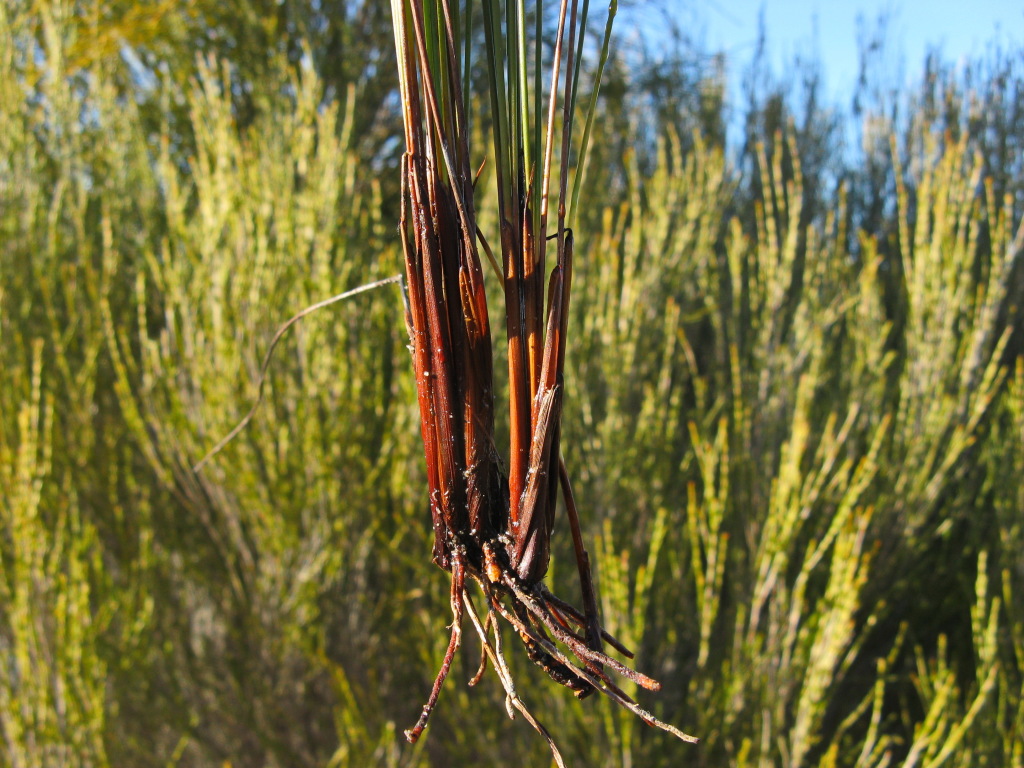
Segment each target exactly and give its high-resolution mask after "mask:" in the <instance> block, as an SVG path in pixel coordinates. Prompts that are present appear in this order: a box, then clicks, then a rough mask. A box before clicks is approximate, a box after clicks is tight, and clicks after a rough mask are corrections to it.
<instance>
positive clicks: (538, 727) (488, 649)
mask: <svg viewBox="0 0 1024 768" xmlns="http://www.w3.org/2000/svg"><path fill="white" fill-rule="evenodd" d="M477 581H478V582H479V583H480V586H481V588H482V589H483V590H484V594H487V595H488V602H489V603H490V604H491V605H492V606H493V601H492V600H491V598H490V595H489V594H488V593H489V588H488V586H487V583H486V582H485V581H484V580H482V579H477ZM462 598H463V602H464V603H465V606H466V613H468V614H469V618H470V620H471V621H472V622H473V626H474V627H475V628H476V631H477V634H478V635H479V636H480V644H481V646H482V647H483V651H484V653H485V654H486V655H487V657H488V658H490V660H491V663H492V664H493V665H494V669H495V671H496V672H497V673H498V679H499V680H501V686H502V688H504V689H505V708H506V709H507V710H508V715H509V718H511V719H515V717H514V715H515V712H514V711H513V709H512V708H513V707H514V708H515V709H516V710H518V711H519V712H520V713H521V714H522V715H523V717H524V718H525V719H526V722H528V723H529V724H530V725H531V726H532V727H533V729H534V730H535V731H537V733H539V734H540V735H541V736H543V737H544V740H545V741H546V742H547V743H548V748H549V749H550V750H551V756H552V757H553V758H554V760H555V764H556V765H557V766H558V768H565V762H564V761H563V760H562V755H561V753H560V752H559V751H558V745H557V744H555V740H554V739H553V738H552V736H551V734H550V733H549V732H548V729H547V728H545V727H544V725H543V724H542V723H541V722H540V721H539V720H538V719H537V718H535V717H534V716H533V714H532V713H531V712H530V710H529V709H527V707H526V705H525V704H524V703H523V700H522V699H520V698H519V694H518V693H516V687H515V681H514V680H513V679H512V673H511V672H510V671H509V668H508V665H507V664H506V663H505V657H504V654H503V653H502V648H501V628H500V627H499V626H498V622H497V621H493V622H491V623H492V625H493V628H494V643H493V644H492V643H491V641H490V639H489V638H488V636H487V629H486V628H485V626H484V625H483V624H482V623H481V622H480V617H479V615H477V612H476V607H475V606H474V605H473V601H472V599H470V597H469V594H468V593H466V592H465V591H464V592H463V595H462ZM487 615H488V619H491V617H493V616H494V609H493V607H489V608H488V612H487Z"/></svg>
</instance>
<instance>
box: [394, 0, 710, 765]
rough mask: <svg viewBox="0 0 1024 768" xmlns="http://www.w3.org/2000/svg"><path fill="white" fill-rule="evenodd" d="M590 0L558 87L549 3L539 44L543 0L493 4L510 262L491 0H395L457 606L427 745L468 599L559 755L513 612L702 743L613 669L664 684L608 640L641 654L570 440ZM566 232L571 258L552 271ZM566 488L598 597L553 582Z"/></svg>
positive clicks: (558, 59)
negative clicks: (600, 591) (473, 74)
mask: <svg viewBox="0 0 1024 768" xmlns="http://www.w3.org/2000/svg"><path fill="white" fill-rule="evenodd" d="M579 6H580V3H579V1H578V0H572V2H570V1H569V0H561V5H560V8H559V11H558V14H557V31H556V34H555V38H554V40H555V42H554V53H553V56H552V57H551V63H550V66H551V70H550V75H549V80H548V81H547V87H546V88H545V83H544V79H543V77H542V62H543V59H544V56H543V55H542V53H543V51H542V41H543V38H544V34H543V32H544V30H543V17H544V14H543V8H542V7H541V3H539V2H538V3H537V6H536V7H535V8H532V9H531V11H532V15H533V22H534V24H535V29H534V35H533V38H534V39H533V40H532V42H531V43H530V45H529V46H528V43H527V24H528V16H527V9H526V7H525V0H509V1H508V2H506V3H504V4H502V3H499V2H496V1H492V0H485V2H483V3H482V12H483V18H482V21H483V28H484V35H485V40H486V58H487V62H488V65H489V73H490V77H489V91H490V103H491V109H492V117H493V128H492V133H493V138H494V145H493V148H494V163H495V168H496V176H497V187H498V211H499V218H500V233H499V237H498V242H500V245H501V263H500V264H498V262H497V260H496V259H495V257H494V254H493V252H492V250H491V248H490V246H489V245H488V241H487V240H486V239H485V237H484V235H483V233H482V232H481V231H480V229H479V227H478V225H477V220H476V214H475V210H474V179H475V174H474V171H473V164H472V163H471V158H470V146H469V136H470V127H469V124H468V119H469V117H468V113H467V108H466V101H467V92H468V90H469V82H470V79H469V74H470V68H471V56H472V44H471V37H472V35H471V31H472V28H473V24H472V15H473V0H467V1H466V2H465V3H462V4H460V3H459V2H458V0H392V13H393V23H394V30H395V45H396V53H397V56H398V64H399V74H400V82H401V96H402V104H403V111H404V118H405V120H404V123H405V141H406V152H405V154H404V156H403V167H402V174H403V177H402V190H403V192H402V213H401V233H402V244H403V249H404V255H405V274H406V281H407V286H408V294H407V295H408V302H407V318H406V319H407V323H408V326H409V334H410V338H411V341H412V353H413V362H414V367H415V373H416V386H417V395H418V399H419V408H420V418H421V430H422V437H423V444H424V449H425V454H426V465H427V482H428V485H429V492H430V495H429V499H430V502H429V503H430V514H431V519H432V523H433V528H434V546H433V558H434V561H435V562H436V563H437V564H438V565H439V566H441V567H442V568H443V569H445V570H447V571H449V572H450V573H451V610H452V614H453V617H454V620H453V623H452V633H451V640H450V642H449V644H448V649H447V652H446V654H445V657H444V660H443V662H442V664H441V669H440V671H439V673H438V675H437V678H436V680H435V682H434V686H433V689H432V691H431V693H430V696H429V698H428V700H427V703H426V705H425V706H424V708H423V712H422V715H421V717H420V719H419V721H418V722H417V723H416V725H415V726H414V727H413V728H412V729H410V730H409V731H407V732H406V736H407V737H408V739H409V740H410V741H415V740H416V739H417V738H418V737H419V735H420V734H421V733H422V731H423V729H424V728H425V726H426V723H427V720H428V718H429V716H430V713H431V711H432V709H433V707H434V705H435V703H436V701H437V698H438V695H439V693H440V690H441V687H442V685H443V683H444V680H445V678H446V676H447V673H448V670H449V668H450V665H451V663H452V659H453V657H454V655H455V653H456V651H457V649H458V647H459V645H460V643H461V633H462V621H463V612H464V611H465V613H467V614H468V616H469V617H470V619H471V621H472V625H473V627H474V628H475V630H476V632H477V634H478V635H479V637H480V641H481V643H482V645H483V654H482V659H481V666H480V672H479V673H478V674H477V676H476V677H475V678H474V679H473V681H471V682H473V683H475V682H476V681H477V680H479V679H480V677H481V676H482V674H483V672H484V669H485V667H486V663H487V659H490V660H491V663H492V664H493V666H494V667H495V669H496V671H497V674H498V676H499V678H500V680H501V682H502V685H503V686H504V688H505V691H506V693H507V699H506V702H507V705H508V709H509V713H510V715H512V714H513V707H514V708H516V709H518V710H519V711H520V712H522V713H523V715H524V716H525V717H526V718H527V719H528V720H529V722H530V723H531V724H532V725H533V726H534V728H536V729H537V730H538V731H539V732H540V733H542V734H543V735H544V736H545V738H547V740H548V742H549V744H550V745H551V748H552V751H553V754H554V755H555V758H556V761H557V762H558V763H559V764H561V758H560V756H559V755H558V751H557V748H556V747H555V746H554V743H553V742H552V740H551V737H550V735H549V734H548V733H547V731H546V730H545V729H544V728H543V726H541V725H540V723H538V722H537V720H536V719H535V718H533V716H532V715H531V714H530V713H529V712H528V711H527V709H526V707H525V706H524V705H523V703H522V701H521V700H520V699H519V697H518V695H517V693H516V690H515V686H514V683H513V680H512V677H511V675H510V673H509V670H508V668H507V666H506V664H505V661H504V658H503V656H502V646H501V635H500V619H505V620H506V621H508V622H509V623H510V624H511V625H512V626H513V627H514V628H515V630H516V631H517V633H518V634H519V636H520V638H521V639H522V641H523V642H524V644H525V646H526V649H527V653H528V655H529V656H530V658H531V659H532V660H533V661H535V662H536V663H537V664H539V665H540V666H541V667H543V668H544V669H545V670H546V671H547V672H548V674H549V675H550V676H551V677H552V678H553V679H554V680H556V681H557V682H559V683H560V684H562V685H565V686H566V687H568V688H570V689H571V690H572V691H573V692H574V693H575V694H576V695H577V696H579V697H580V698H583V697H585V696H587V695H589V694H590V693H593V692H594V691H600V692H601V693H603V694H605V695H606V696H608V697H610V698H612V699H613V700H615V701H616V702H618V703H620V704H622V705H623V706H625V707H628V708H629V709H631V710H633V711H634V712H636V713H637V714H638V715H639V716H640V717H642V718H643V719H644V720H645V721H646V722H648V723H649V724H651V725H655V726H658V727H660V728H663V729H665V730H667V731H669V732H671V733H673V734H675V735H676V736H678V737H679V738H682V739H684V740H687V741H695V739H694V738H693V737H690V736H687V735H686V734H683V733H682V732H680V731H678V730H677V729H675V728H674V727H672V726H670V725H668V724H665V723H662V722H661V721H659V720H657V719H656V718H654V717H653V715H651V714H650V713H648V712H645V711H644V710H642V709H640V707H639V706H638V705H637V704H636V702H634V701H633V699H631V698H630V697H629V696H628V695H627V694H626V693H625V692H624V691H623V690H622V689H621V688H619V687H618V686H617V685H616V684H615V682H614V681H613V680H612V678H611V677H610V675H609V674H608V672H607V671H606V669H610V670H613V671H614V672H615V673H617V674H619V675H622V676H625V677H627V678H629V679H630V680H632V681H634V682H636V683H637V684H639V685H641V686H643V687H645V688H648V689H651V690H656V689H657V688H658V687H659V684H658V683H657V682H656V681H654V680H652V679H651V678H649V677H647V676H645V675H642V674H640V673H638V672H636V671H634V670H633V669H631V668H630V667H627V666H626V665H624V664H622V663H621V662H619V661H617V660H615V659H613V658H611V657H610V656H607V655H606V654H605V653H604V652H603V644H604V642H607V643H609V644H610V645H612V646H614V647H615V648H616V649H617V650H619V651H620V652H622V653H624V654H625V655H626V656H628V657H630V658H632V655H631V654H630V653H629V651H628V650H627V649H625V648H624V647H622V645H621V644H620V643H618V642H617V641H616V640H615V639H614V638H612V637H611V636H610V635H609V634H608V633H607V632H605V631H604V630H603V628H602V627H601V624H600V620H599V617H598V612H597V598H596V595H595V590H594V584H593V580H592V576H591V571H590V563H589V558H588V555H587V552H586V549H585V548H584V545H583V540H582V535H581V531H580V523H579V517H578V514H577V509H576V505H575V502H574V500H573V494H572V488H571V484H570V481H569V475H568V472H567V471H566V467H565V462H564V461H563V459H562V456H561V450H560V423H561V411H562V399H563V393H564V388H563V384H562V376H563V370H564V367H565V350H566V334H567V322H568V316H569V312H568V310H569V297H570V287H571V278H572V259H573V235H572V232H571V230H570V229H569V228H568V227H567V221H568V220H569V218H570V215H571V208H572V206H573V205H574V204H575V202H576V199H577V198H578V194H579V186H580V175H581V171H582V169H583V166H584V158H585V154H586V144H587V140H588V137H589V133H590V128H591V125H592V122H593V115H594V103H595V98H594V97H595V96H596V90H597V88H596V85H595V87H594V93H593V94H592V97H591V100H590V107H589V110H588V114H587V119H586V125H585V130H584V132H583V138H582V141H581V145H580V146H579V147H578V150H577V170H576V174H575V179H574V184H573V188H572V190H571V194H570V189H569V184H568V181H569V175H570V172H569V157H570V151H571V147H570V142H571V139H572V135H573V120H574V113H575V107H576V102H577V97H578V92H577V87H578V84H579V82H580V79H581V75H580V61H581V55H582V53H583V49H584V31H585V29H586V23H587V19H586V16H587V10H588V2H586V0H584V2H583V4H582V8H580V7H579ZM614 12H615V6H614V3H613V5H612V8H611V9H610V13H609V19H608V24H607V27H606V29H605V35H604V40H603V44H602V46H601V64H600V67H599V73H600V70H601V69H603V66H604V62H605V61H606V60H607V54H608V44H609V35H610V30H611V22H612V19H613V18H614ZM531 69H532V72H531ZM599 76H600V75H599ZM599 76H598V77H599ZM545 97H546V98H547V105H546V107H545V105H544V99H545ZM556 142H558V145H559V146H558V148H557V150H556ZM556 152H557V154H558V158H559V162H558V164H557V167H556V165H555V163H554V161H553V158H554V156H555V155H556ZM553 187H555V189H554V191H553V189H552V188H553ZM552 198H554V200H553V201H552ZM552 202H554V203H555V204H556V206H557V207H556V211H555V213H554V216H551V215H550V213H551V203H552ZM551 218H554V222H553V224H554V226H552V222H550V221H549V219H551ZM549 229H550V230H551V232H550V234H549ZM549 242H550V243H551V244H552V245H553V246H554V254H553V256H554V265H553V267H552V269H551V272H550V275H548V276H547V280H546V281H545V275H546V259H547V258H548V253H547V252H548V248H549ZM480 249H482V250H483V251H484V253H485V254H486V256H487V257H488V259H489V261H490V262H491V265H492V267H493V268H494V271H495V272H496V273H497V274H498V275H499V276H500V277H501V280H502V281H503V285H504V303H505V307H504V310H505V325H506V332H507V343H508V345H507V352H508V372H509V392H510V397H509V422H510V446H509V453H508V457H507V471H506V467H505V464H504V462H503V460H502V458H501V457H500V455H499V453H498V450H497V447H496V445H495V439H494V392H493V360H492V349H491V331H490V319H489V316H488V307H487V300H486V295H485V290H484V269H483V266H482V263H481V259H480ZM545 282H546V283H547V284H546V286H545ZM545 288H546V294H547V295H546V299H545ZM559 492H561V495H562V497H563V499H564V503H565V508H566V512H567V517H568V521H569V527H570V530H571V533H572V537H573V545H574V552H575V557H576V562H577V566H578V570H579V575H580V581H581V585H582V610H578V609H576V608H574V607H573V606H572V605H570V604H569V603H568V602H566V601H564V600H562V599H560V598H558V597H556V596H555V595H553V594H552V593H551V592H550V591H549V590H548V589H547V587H546V586H545V585H544V582H543V578H544V575H545V573H546V572H547V568H548V560H549V557H550V539H551V534H552V530H553V527H554V515H555V508H556V504H557V500H558V495H559ZM471 582H476V583H477V584H478V585H479V587H480V589H481V590H482V592H483V595H484V599H485V604H486V613H485V614H484V617H483V619H481V615H480V613H478V612H477V610H476V608H475V606H474V603H473V601H472V599H471V597H470V595H469V593H468V592H467V585H468V584H469V583H471Z"/></svg>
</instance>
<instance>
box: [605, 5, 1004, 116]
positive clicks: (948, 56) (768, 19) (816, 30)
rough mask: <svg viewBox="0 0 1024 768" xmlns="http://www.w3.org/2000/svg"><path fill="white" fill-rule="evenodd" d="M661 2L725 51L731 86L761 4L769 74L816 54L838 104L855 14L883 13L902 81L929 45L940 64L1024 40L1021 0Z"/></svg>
mask: <svg viewBox="0 0 1024 768" xmlns="http://www.w3.org/2000/svg"><path fill="white" fill-rule="evenodd" d="M665 6H666V7H668V8H669V9H672V10H674V11H675V12H676V13H677V15H676V19H677V20H678V21H679V22H680V23H681V24H682V25H683V27H684V29H686V30H687V31H688V32H690V33H691V34H692V35H693V36H694V38H695V39H696V40H697V41H698V43H703V45H702V46H701V47H703V48H704V49H705V50H710V51H718V50H721V51H725V53H726V62H727V68H728V70H727V71H728V75H729V78H730V81H731V82H732V84H733V86H734V87H735V85H736V84H737V81H738V79H739V77H740V76H741V74H742V71H743V68H744V67H746V66H747V65H748V63H749V61H750V58H751V56H752V54H753V52H754V48H755V45H756V41H757V36H758V18H759V15H760V13H761V11H762V9H763V11H764V19H765V27H766V30H767V40H768V51H769V54H770V61H771V63H772V66H773V68H774V69H775V72H776V73H780V72H781V71H782V68H783V66H785V65H786V64H789V63H791V62H792V61H793V59H794V56H795V55H797V54H799V55H801V56H802V57H805V58H806V57H810V56H812V55H817V57H818V58H819V59H820V60H821V61H822V63H823V65H824V74H825V81H826V87H827V90H828V92H829V93H830V94H831V95H832V96H833V97H834V98H837V99H838V100H839V101H841V102H843V103H848V99H849V95H850V94H851V92H852V89H853V86H854V84H855V82H856V77H857V64H858V45H857V41H858V28H859V23H858V19H863V21H864V22H865V23H866V24H867V29H874V28H876V26H877V25H876V21H877V19H878V18H879V17H880V16H883V15H885V16H887V17H888V19H889V28H888V32H887V36H886V39H887V51H886V61H887V62H892V63H893V65H894V66H895V65H898V64H901V65H902V66H901V67H899V71H898V72H894V73H893V74H894V75H896V76H902V77H903V78H904V80H915V79H916V77H918V76H919V75H920V71H921V64H922V62H923V61H924V56H925V53H926V51H927V50H929V48H933V47H936V46H938V47H939V48H940V50H941V51H942V53H943V59H944V60H945V61H947V62H958V61H961V60H962V59H963V58H964V57H969V56H972V55H980V54H982V53H984V51H985V48H986V44H987V43H988V42H990V41H993V40H995V41H999V42H1001V43H1002V45H1003V48H1004V50H1005V49H1006V48H1020V47H1021V46H1022V45H1024V2H1022V0H902V1H901V0H888V1H887V2H883V1H880V0H852V1H849V2H844V1H843V0H666V2H665ZM676 9H677V10H676ZM638 15H639V16H640V17H641V18H644V17H646V18H644V21H642V22H641V23H644V24H645V25H647V24H659V23H661V21H660V19H659V17H658V16H655V15H654V14H648V13H645V12H643V11H640V13H639V14H638ZM860 26H861V27H863V25H860ZM623 32H626V30H624V29H622V28H620V29H619V33H620V34H622V33H623ZM626 34H628V32H626Z"/></svg>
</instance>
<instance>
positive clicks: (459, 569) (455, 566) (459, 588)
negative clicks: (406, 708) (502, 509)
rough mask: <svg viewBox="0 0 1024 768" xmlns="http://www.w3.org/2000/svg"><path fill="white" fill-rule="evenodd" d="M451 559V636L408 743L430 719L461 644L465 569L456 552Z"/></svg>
mask: <svg viewBox="0 0 1024 768" xmlns="http://www.w3.org/2000/svg"><path fill="white" fill-rule="evenodd" d="M453 560H454V562H453V563H452V589H451V595H450V600H451V608H452V636H451V639H450V640H449V641H448V650H447V651H445V654H444V660H443V661H442V662H441V669H439V670H438V672H437V677H436V678H435V679H434V686H433V688H431V690H430V697H429V698H428V699H427V703H426V704H424V705H423V711H422V712H421V713H420V718H419V720H417V721H416V725H414V726H413V727H412V728H410V729H409V730H407V731H406V732H405V738H406V739H407V740H408V742H409V743H410V744H415V743H416V740H417V739H419V737H420V734H422V733H423V729H424V728H426V727H427V721H428V720H429V719H430V713H431V712H433V711H434V707H435V706H436V705H437V699H438V697H439V696H440V695H441V688H442V687H443V686H444V681H445V680H446V679H447V677H448V672H449V671H450V670H451V667H452V660H453V659H454V658H455V652H456V651H457V650H459V646H460V645H461V644H462V597H463V595H464V594H465V592H466V571H465V566H464V564H463V562H462V557H461V556H459V555H458V554H456V555H455V557H454V558H453Z"/></svg>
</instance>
